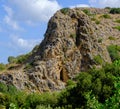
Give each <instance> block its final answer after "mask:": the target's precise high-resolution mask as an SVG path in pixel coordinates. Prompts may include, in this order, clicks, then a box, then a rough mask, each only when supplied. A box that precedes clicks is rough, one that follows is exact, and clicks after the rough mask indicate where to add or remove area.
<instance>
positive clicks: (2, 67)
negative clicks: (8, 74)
mask: <svg viewBox="0 0 120 109" xmlns="http://www.w3.org/2000/svg"><path fill="white" fill-rule="evenodd" d="M5 69H6V65H4V64H2V63H0V71H3V70H5Z"/></svg>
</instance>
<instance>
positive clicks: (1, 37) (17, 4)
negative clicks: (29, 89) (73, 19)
mask: <svg viewBox="0 0 120 109" xmlns="http://www.w3.org/2000/svg"><path fill="white" fill-rule="evenodd" d="M108 6H109V7H120V0H0V63H7V59H8V57H9V56H15V57H16V56H18V55H21V54H26V53H28V52H30V51H31V50H32V49H33V47H34V46H35V45H37V44H40V42H41V41H42V40H43V38H44V34H45V32H46V29H47V23H48V21H49V19H50V18H51V17H52V16H53V15H54V13H55V12H56V11H57V10H59V9H61V8H65V7H69V8H73V7H97V8H104V7H108Z"/></svg>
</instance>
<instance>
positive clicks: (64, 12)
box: [60, 8, 70, 15]
mask: <svg viewBox="0 0 120 109" xmlns="http://www.w3.org/2000/svg"><path fill="white" fill-rule="evenodd" d="M69 10H70V8H63V9H61V10H60V11H61V12H62V13H63V14H64V15H66V14H67V13H68V12H69Z"/></svg>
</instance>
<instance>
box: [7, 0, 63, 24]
mask: <svg viewBox="0 0 120 109" xmlns="http://www.w3.org/2000/svg"><path fill="white" fill-rule="evenodd" d="M9 3H10V4H11V6H14V7H15V9H14V16H15V18H16V19H17V20H22V21H27V22H28V21H29V22H40V21H48V20H49V18H50V17H51V16H52V15H53V14H54V13H55V12H56V11H57V10H58V9H60V8H61V7H60V5H59V4H58V3H57V1H56V0H9Z"/></svg>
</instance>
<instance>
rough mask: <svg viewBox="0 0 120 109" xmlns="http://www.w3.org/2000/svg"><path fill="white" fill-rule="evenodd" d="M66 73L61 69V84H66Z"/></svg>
mask: <svg viewBox="0 0 120 109" xmlns="http://www.w3.org/2000/svg"><path fill="white" fill-rule="evenodd" d="M67 74H68V73H67V72H66V70H64V69H62V70H61V71H60V80H61V81H63V82H67V80H68V75H67Z"/></svg>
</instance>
